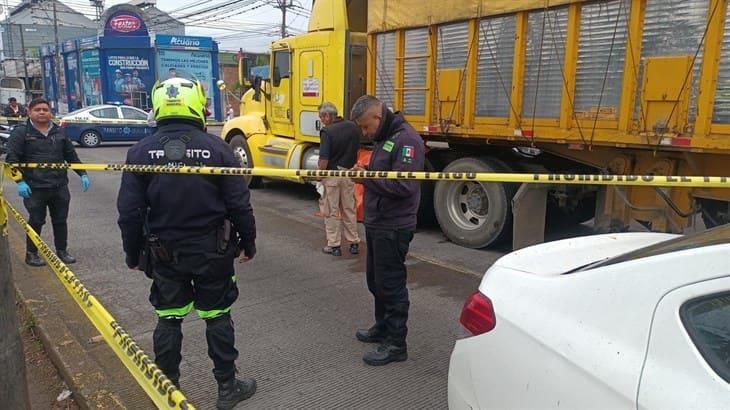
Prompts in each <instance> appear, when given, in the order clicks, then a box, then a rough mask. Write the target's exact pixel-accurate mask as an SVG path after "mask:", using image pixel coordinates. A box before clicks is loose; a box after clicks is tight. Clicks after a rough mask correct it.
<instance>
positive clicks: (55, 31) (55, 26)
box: [51, 0, 62, 112]
mask: <svg viewBox="0 0 730 410" xmlns="http://www.w3.org/2000/svg"><path fill="white" fill-rule="evenodd" d="M51 3H52V4H53V42H54V45H55V48H54V49H55V52H54V53H53V60H54V61H55V64H56V84H60V83H61V70H62V68H61V50H60V49H61V45H60V44H58V16H57V14H56V0H51ZM60 95H61V92H60V90H56V93H55V95H54V97H55V98H56V110H57V112H60V110H61V100H60V99H59V96H60Z"/></svg>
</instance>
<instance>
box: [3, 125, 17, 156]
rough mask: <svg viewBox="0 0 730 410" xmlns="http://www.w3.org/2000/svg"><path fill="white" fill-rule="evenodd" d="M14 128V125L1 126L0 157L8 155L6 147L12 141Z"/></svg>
mask: <svg viewBox="0 0 730 410" xmlns="http://www.w3.org/2000/svg"><path fill="white" fill-rule="evenodd" d="M13 128H15V126H14V125H8V124H0V155H4V154H6V150H5V146H6V145H7V143H8V140H9V139H10V133H11V132H12V131H13Z"/></svg>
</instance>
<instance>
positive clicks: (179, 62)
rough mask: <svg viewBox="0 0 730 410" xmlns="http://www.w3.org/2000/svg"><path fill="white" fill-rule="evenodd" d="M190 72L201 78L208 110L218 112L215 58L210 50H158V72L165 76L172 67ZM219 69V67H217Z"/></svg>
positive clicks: (160, 76) (160, 75)
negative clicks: (214, 71) (214, 69)
mask: <svg viewBox="0 0 730 410" xmlns="http://www.w3.org/2000/svg"><path fill="white" fill-rule="evenodd" d="M172 68H174V69H176V70H179V71H183V72H188V73H190V74H192V75H194V76H195V77H197V78H198V80H200V82H201V83H202V84H203V88H205V95H206V96H207V97H208V104H209V105H208V107H207V108H208V110H210V112H212V113H216V112H217V110H216V106H217V101H216V100H217V99H216V98H215V91H216V90H217V88H216V85H215V78H214V77H213V75H214V73H213V59H212V55H211V53H210V52H209V51H186V50H166V49H158V50H157V70H158V71H157V74H158V77H159V78H165V77H166V76H167V73H168V72H169V70H170V69H172ZM216 69H217V67H216Z"/></svg>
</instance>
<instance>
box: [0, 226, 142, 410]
mask: <svg viewBox="0 0 730 410" xmlns="http://www.w3.org/2000/svg"><path fill="white" fill-rule="evenodd" d="M9 231H10V235H11V237H13V239H15V240H12V241H11V255H12V256H11V263H12V265H11V266H12V269H13V278H14V280H15V290H16V293H17V295H18V302H19V304H20V306H21V308H22V309H24V310H25V311H27V312H28V313H29V314H30V317H31V318H32V320H33V323H34V324H33V327H34V328H35V329H36V330H37V331H38V335H39V338H40V340H41V343H42V344H43V347H44V349H45V351H46V353H47V354H48V357H49V358H50V360H51V362H52V363H53V364H54V366H56V368H57V369H58V372H59V374H60V376H61V378H62V379H63V381H64V382H65V383H66V385H67V386H68V388H69V389H70V390H71V391H72V392H73V397H74V400H75V401H76V403H77V404H78V405H79V407H81V408H82V409H84V410H87V409H89V410H91V409H128V408H139V406H131V407H130V406H127V405H126V404H125V400H123V399H122V397H120V395H119V394H118V393H117V392H118V391H119V390H120V386H124V387H122V390H129V386H132V387H133V388H134V389H137V390H139V392H138V394H134V395H135V396H138V395H139V394H141V395H143V396H144V392H143V391H142V389H141V388H139V387H138V386H137V384H136V382H135V381H134V379H132V377H131V376H130V375H129V374H128V373H127V370H126V369H125V368H124V366H123V365H122V363H121V362H119V360H118V359H117V358H116V356H115V355H114V352H113V351H112V350H111V349H110V348H109V347H108V346H106V344H105V343H104V342H103V341H102V342H98V343H94V342H92V341H93V340H94V337H95V336H97V335H98V332H97V331H96V329H94V327H93V325H91V323H90V322H89V321H88V319H87V318H86V316H84V314H83V312H82V311H81V309H80V308H79V307H78V306H77V305H76V302H74V300H73V299H72V298H71V297H70V296H69V295H68V294H67V293H66V290H65V288H64V287H63V285H62V284H61V283H59V282H58V280H57V279H56V277H55V275H53V274H52V272H50V271H49V270H48V268H29V267H27V266H26V265H25V263H24V261H23V260H21V258H20V257H19V256H18V255H20V254H21V253H19V252H18V247H19V245H18V244H19V243H23V241H21V240H18V239H20V238H23V237H22V236H20V235H19V234H18V232H17V230H16V229H15V227H13V228H11V229H9ZM13 244H15V246H13ZM22 254H24V253H22ZM71 324H73V325H74V329H73V330H72V329H71V328H69V326H68V325H71ZM102 363H103V365H102ZM112 375H113V376H114V377H112ZM145 397H146V396H145ZM134 401H136V400H134ZM148 407H149V408H152V407H154V406H153V405H152V403H151V402H150V403H149V406H148Z"/></svg>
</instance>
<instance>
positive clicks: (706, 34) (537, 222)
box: [221, 0, 730, 248]
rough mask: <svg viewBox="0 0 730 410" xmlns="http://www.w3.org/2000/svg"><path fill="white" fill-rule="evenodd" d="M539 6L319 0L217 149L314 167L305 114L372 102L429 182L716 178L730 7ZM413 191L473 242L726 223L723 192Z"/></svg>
mask: <svg viewBox="0 0 730 410" xmlns="http://www.w3.org/2000/svg"><path fill="white" fill-rule="evenodd" d="M396 3H397V6H395V4H396ZM548 3H549V4H547V3H546V2H545V1H544V0H523V1H487V2H485V1H480V0H454V1H449V2H444V1H443V0H418V1H415V0H413V1H411V0H408V1H406V0H402V1H398V2H393V1H384V0H369V1H366V0H352V1H347V2H343V1H341V0H317V1H316V2H314V3H313V6H312V13H311V18H310V19H309V27H308V30H307V33H303V34H300V35H296V36H290V37H286V38H283V39H279V40H277V41H274V42H272V43H271V47H270V53H271V58H270V70H269V71H270V75H269V76H268V77H269V78H270V79H269V80H263V81H261V82H260V83H259V84H254V89H252V90H249V91H248V92H247V93H246V94H245V95H244V96H243V98H242V102H241V110H240V112H241V115H240V116H239V117H236V118H234V119H233V120H230V121H228V122H226V124H225V126H224V128H223V130H222V133H221V137H222V138H225V140H226V141H227V142H228V143H229V144H231V145H232V146H233V147H234V149H235V151H236V153H237V155H238V156H239V158H240V160H241V163H247V164H248V165H249V166H253V167H256V168H273V169H297V168H307V169H316V168H317V161H316V158H317V154H318V149H319V128H320V124H319V123H318V117H317V107H318V105H319V104H320V103H322V101H331V102H333V103H334V104H335V105H336V106H337V108H338V110H339V111H340V112H341V113H345V114H346V113H348V112H349V110H350V107H351V106H352V104H353V102H354V101H355V100H356V99H357V98H358V97H359V96H361V95H362V94H365V93H368V94H373V95H375V96H376V97H378V98H380V99H381V100H382V101H384V102H385V103H386V104H387V105H388V106H389V107H392V108H393V110H394V111H401V112H403V114H404V115H405V118H406V120H408V122H409V123H410V124H411V125H412V126H413V127H414V128H415V129H416V130H418V132H420V133H421V135H422V136H423V138H424V140H425V141H426V144H427V145H428V146H429V148H430V149H429V151H428V153H427V170H428V171H439V172H440V171H444V172H459V173H468V172H492V173H495V172H507V173H512V172H515V173H528V174H529V173H550V174H565V175H567V176H568V178H575V175H579V174H618V175H662V176H684V175H700V176H702V175H704V176H710V175H721V176H727V175H728V165H727V164H728V156H729V155H730V138H729V137H730V110H729V109H728V107H730V80H729V79H730V59H729V58H728V53H730V49H728V47H729V46H730V19H726V18H725V16H726V15H728V3H727V2H722V1H715V0H712V1H711V0H630V1H629V0H599V1H581V0H566V1H557V2H548ZM670 20H671V24H669V23H668V21H670ZM571 176H572V177H571ZM259 181H260V179H258V178H251V184H256V183H258V182H259ZM298 182H306V181H304V180H303V179H300V180H299V181H298ZM422 195H423V196H422V201H421V204H422V212H421V214H420V216H423V217H427V216H428V214H429V213H430V214H431V215H430V216H433V215H434V214H435V218H436V219H437V221H438V223H439V225H440V227H441V229H442V231H443V232H444V234H445V235H446V236H447V237H448V238H449V239H450V240H451V241H452V242H454V243H457V244H460V245H463V246H467V247H472V248H483V247H488V246H494V245H497V244H499V243H500V242H507V243H509V241H510V240H512V245H513V247H515V248H519V247H524V246H526V245H529V244H534V243H537V242H541V241H542V239H543V237H544V233H545V226H546V225H547V224H548V223H551V225H560V224H565V223H568V224H575V223H582V222H586V221H588V220H591V219H593V225H594V228H595V229H596V230H597V231H601V232H620V231H623V230H627V229H629V228H630V226H631V225H632V224H633V223H634V221H639V222H640V223H642V224H643V225H644V226H646V227H648V228H649V229H651V230H652V231H656V232H669V233H682V232H683V231H684V230H685V229H686V228H687V227H689V226H690V225H691V224H692V222H693V221H694V220H695V216H696V215H697V213H699V212H701V213H702V216H703V219H704V221H705V224H706V225H707V226H716V225H720V224H723V223H727V222H730V212H728V206H729V204H730V190H728V189H714V188H704V187H691V188H689V187H674V188H666V189H664V188H663V189H655V188H652V187H622V188H620V189H617V187H615V186H606V187H597V186H591V185H559V184H558V185H550V186H549V187H535V186H534V185H531V184H523V185H519V184H514V183H475V182H472V181H458V182H453V181H438V182H436V183H435V184H432V183H424V184H423V190H422ZM513 215H520V217H517V218H513Z"/></svg>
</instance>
